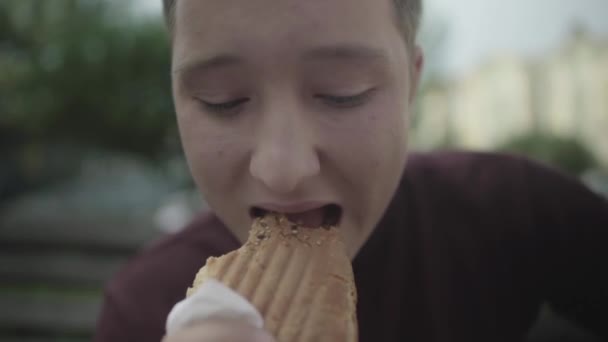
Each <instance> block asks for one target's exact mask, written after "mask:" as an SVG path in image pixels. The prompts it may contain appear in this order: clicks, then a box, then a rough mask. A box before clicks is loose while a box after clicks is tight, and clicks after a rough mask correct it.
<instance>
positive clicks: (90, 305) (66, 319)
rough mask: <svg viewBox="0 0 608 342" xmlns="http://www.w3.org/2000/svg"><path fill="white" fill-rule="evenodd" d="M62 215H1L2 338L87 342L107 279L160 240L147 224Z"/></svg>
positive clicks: (158, 234) (92, 330)
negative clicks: (156, 240) (134, 256)
mask: <svg viewBox="0 0 608 342" xmlns="http://www.w3.org/2000/svg"><path fill="white" fill-rule="evenodd" d="M3 214H4V215H3ZM62 214H63V215H61V214H60V215H49V216H48V217H40V216H39V215H38V216H36V217H32V218H31V220H29V221H28V220H27V218H26V219H24V217H23V216H20V215H18V216H19V218H18V219H17V217H16V216H15V217H11V216H10V215H7V214H6V212H3V211H1V210H0V341H6V342H8V341H15V342H16V341H90V340H91V338H92V335H93V332H94V328H95V323H96V319H97V316H98V312H99V309H100V305H101V300H102V289H103V286H104V284H105V282H106V281H107V280H108V279H109V278H110V277H111V276H112V275H113V274H114V273H115V272H116V271H117V270H118V269H119V268H120V267H121V266H122V265H123V264H124V263H125V262H126V261H127V260H128V258H129V257H131V256H132V255H133V254H135V253H136V252H137V250H138V249H139V248H141V247H142V246H143V245H144V244H146V243H147V242H149V241H152V240H154V239H156V238H157V237H159V236H160V235H161V233H160V231H158V230H157V229H155V228H154V225H153V223H152V222H145V221H143V220H137V221H132V220H123V221H122V222H118V221H115V222H113V221H112V220H107V219H106V220H103V221H101V220H100V221H97V222H94V221H93V220H90V219H82V218H79V215H78V213H62Z"/></svg>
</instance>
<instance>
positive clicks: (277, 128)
mask: <svg viewBox="0 0 608 342" xmlns="http://www.w3.org/2000/svg"><path fill="white" fill-rule="evenodd" d="M265 114H267V115H264V118H262V121H261V122H260V124H261V129H259V130H258V133H259V134H258V135H257V141H256V144H255V149H254V150H253V152H252V155H251V160H250V164H249V171H250V173H251V175H252V176H253V178H254V179H256V180H258V181H260V182H261V183H262V184H264V186H265V187H266V188H267V189H268V190H270V191H271V192H273V193H275V194H289V193H292V192H294V191H296V190H297V189H298V187H300V186H301V185H302V184H303V183H304V182H305V181H306V180H308V179H310V178H313V177H314V176H316V175H318V174H319V172H320V169H321V165H320V161H319V155H318V150H317V146H316V143H315V134H314V131H313V128H312V127H311V126H310V125H307V124H306V120H305V119H304V118H302V117H301V115H298V114H297V113H295V111H294V110H293V109H292V110H291V111H290V112H287V111H285V110H283V111H282V112H279V113H276V115H271V114H269V113H265Z"/></svg>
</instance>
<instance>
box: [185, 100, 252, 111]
mask: <svg viewBox="0 0 608 342" xmlns="http://www.w3.org/2000/svg"><path fill="white" fill-rule="evenodd" d="M196 100H197V101H198V102H200V103H201V105H203V107H204V109H205V110H207V111H210V112H213V113H216V114H228V113H232V112H233V111H235V110H236V109H238V108H239V107H240V106H241V105H243V104H245V103H247V102H249V99H248V98H240V99H235V100H230V101H225V102H209V101H205V100H203V99H199V98H196Z"/></svg>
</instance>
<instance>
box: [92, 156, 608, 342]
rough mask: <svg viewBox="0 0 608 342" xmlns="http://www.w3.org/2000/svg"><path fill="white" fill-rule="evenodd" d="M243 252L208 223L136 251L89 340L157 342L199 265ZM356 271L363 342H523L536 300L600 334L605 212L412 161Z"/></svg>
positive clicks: (495, 171)
mask: <svg viewBox="0 0 608 342" xmlns="http://www.w3.org/2000/svg"><path fill="white" fill-rule="evenodd" d="M239 246H240V244H239V242H238V241H237V239H236V238H235V237H234V236H233V235H232V234H231V233H230V232H229V231H228V230H227V228H226V227H224V226H223V225H222V223H221V222H219V220H218V219H217V218H216V217H215V216H213V215H212V214H211V213H205V214H202V215H201V216H200V217H198V218H197V219H196V220H195V221H194V222H193V223H192V224H190V225H189V227H187V228H186V229H185V230H183V231H181V232H180V233H177V234H175V235H172V236H169V237H167V238H165V239H164V240H163V241H161V242H159V243H158V244H156V245H154V246H152V247H151V248H148V249H147V250H145V251H143V252H142V253H141V254H140V255H139V256H137V257H136V258H135V259H134V260H133V261H132V262H131V263H130V264H129V265H128V266H126V267H125V268H124V269H123V270H122V271H121V272H120V273H119V274H118V275H117V276H116V277H115V279H114V280H113V281H112V282H111V283H110V284H109V285H108V287H107V290H106V297H105V303H104V307H103V312H102V314H101V317H100V320H99V325H98V331H97V336H96V341H98V342H102V341H103V342H106V341H107V342H110V341H112V342H122V341H159V340H160V339H161V337H162V336H163V335H164V324H165V319H166V316H167V314H168V312H169V311H170V310H171V308H172V306H173V305H174V304H175V303H176V302H178V301H179V300H181V299H182V298H183V297H184V293H185V290H186V288H187V287H188V286H189V285H190V284H191V282H192V280H193V278H194V275H195V273H196V272H197V271H198V269H199V268H200V267H201V266H202V265H203V264H204V262H205V259H206V258H207V257H209V256H219V255H221V254H224V253H227V252H229V251H231V250H234V249H236V248H238V247H239ZM353 267H354V272H355V280H356V284H357V290H358V298H359V302H358V319H359V331H360V341H362V342H367V341H369V342H372V341H442V342H443V341H467V342H470V341H484V342H487V341H495V342H496V341H521V340H522V339H523V338H524V336H525V335H526V332H527V331H528V330H529V328H530V327H531V326H532V324H533V323H534V322H535V320H536V317H537V314H538V311H539V308H540V305H541V304H542V303H543V302H548V303H550V304H551V306H552V307H553V309H554V310H555V311H557V312H559V313H561V314H563V315H564V316H565V317H568V318H570V319H572V320H574V321H576V322H578V323H579V324H580V325H582V326H584V327H586V328H588V329H590V330H592V331H594V332H595V333H596V334H597V335H599V336H603V337H604V338H608V202H607V201H606V200H605V199H604V198H602V197H600V196H599V195H596V194H594V193H593V192H591V191H590V190H588V189H587V188H585V187H584V186H583V185H582V184H580V183H579V182H578V181H576V180H574V179H571V178H569V177H566V176H564V175H562V174H560V173H558V172H556V171H554V170H551V169H548V168H545V167H541V166H539V165H537V164H534V163H531V162H529V161H526V160H524V159H520V158H516V157H510V156H501V155H494V154H479V153H478V154H475V153H436V154H428V155H412V156H411V157H410V159H409V163H408V166H407V168H406V170H405V172H404V175H403V178H402V182H401V184H400V186H399V188H398V190H397V192H396V194H395V196H394V199H393V200H392V202H391V204H390V206H389V208H388V209H387V211H386V213H385V215H384V217H383V219H382V220H381V222H380V223H379V224H378V226H377V227H376V229H375V231H374V233H373V234H372V236H371V237H370V239H369V240H368V241H367V243H366V244H365V245H364V246H363V248H362V249H361V251H360V253H359V254H358V255H357V257H356V258H355V260H354V261H353ZM281 342H285V341H281Z"/></svg>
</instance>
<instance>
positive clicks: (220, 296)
mask: <svg viewBox="0 0 608 342" xmlns="http://www.w3.org/2000/svg"><path fill="white" fill-rule="evenodd" d="M210 318H225V319H232V320H238V321H241V322H244V323H247V324H251V325H252V326H254V327H257V328H262V327H263V326H264V319H263V318H262V315H260V313H259V312H258V310H257V309H256V308H255V307H254V306H253V305H251V303H249V301H247V299H245V298H244V297H243V296H241V295H240V294H238V293H236V292H235V291H234V290H232V289H231V288H229V287H227V286H225V285H224V284H222V283H220V282H219V281H216V280H214V279H209V280H207V281H206V282H205V283H203V285H201V287H199V288H198V290H197V291H196V292H195V293H194V294H193V295H191V296H190V297H188V298H186V299H184V300H182V301H181V302H179V303H177V304H175V306H174V307H173V309H172V310H171V312H170V313H169V316H168V317H167V324H166V329H167V335H170V334H171V333H174V332H176V331H178V330H180V329H182V328H184V327H186V326H187V325H188V324H190V323H193V322H196V321H201V320H205V319H210Z"/></svg>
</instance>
